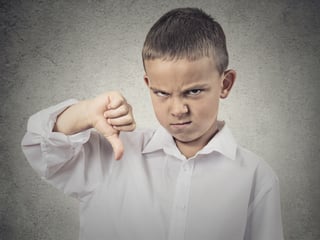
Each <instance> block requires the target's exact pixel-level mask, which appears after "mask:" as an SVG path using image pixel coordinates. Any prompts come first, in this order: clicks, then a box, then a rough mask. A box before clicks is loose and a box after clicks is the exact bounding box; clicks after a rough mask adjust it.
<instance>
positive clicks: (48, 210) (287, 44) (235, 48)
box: [0, 0, 320, 240]
mask: <svg viewBox="0 0 320 240" xmlns="http://www.w3.org/2000/svg"><path fill="white" fill-rule="evenodd" d="M180 6H197V7H200V8H203V9H204V10H206V11H207V12H208V13H210V14H211V15H212V16H214V17H215V18H216V19H217V20H218V21H219V22H220V23H221V24H222V26H223V28H224V30H225V32H226V35H227V41H228V47H229V53H230V67H232V68H234V69H236V70H237V72H238V79H237V82H236V84H235V86H234V89H233V92H232V94H231V96H230V97H229V98H228V99H226V100H224V101H223V102H222V103H221V115H220V116H221V118H223V119H225V120H226V121H227V122H228V124H229V126H230V127H231V128H232V129H233V132H234V135H235V136H236V138H237V139H238V141H239V142H240V143H242V145H244V146H245V147H247V148H249V149H251V150H252V151H255V152H256V153H258V154H259V155H261V156H263V157H264V158H265V159H266V161H267V162H269V164H270V165H271V166H272V167H273V169H274V170H275V171H276V173H277V174H278V176H279V179H280V182H281V203H282V214H283V224H284V231H285V237H286V239H293V240H301V239H305V240H316V239H320V190H319V187H320V177H319V175H320V171H319V170H320V161H319V154H320V146H319V137H320V133H319V123H320V121H319V116H320V109H319V105H318V103H319V100H320V99H319V94H318V92H319V90H320V84H319V83H320V81H319V80H320V79H319V75H320V69H319V68H320V65H319V56H320V54H319V53H320V44H319V42H320V15H319V13H318V12H319V10H320V2H319V1H311V0H310V1H294V0H292V1H289V0H282V1H276V0H269V1H264V0H262V1H249V0H239V1H225V0H214V1H200V0H198V1H178V0H175V1H146V0H137V1H134V0H132V1H129V0H126V1H94V0H91V1H61V0H57V1H47V0H35V1H27V0H26V1H16V0H15V1H9V0H8V1H2V0H1V1H0V18H1V21H0V28H1V31H0V39H1V40H0V53H1V54H0V56H1V57H0V74H1V76H0V78H1V82H0V86H1V90H0V94H1V95H0V101H1V111H0V131H1V135H0V141H1V142H0V154H1V155H0V239H6V240H7V239H20V240H23V239H28V240H29V239H77V238H78V230H79V225H78V221H79V219H78V212H77V210H78V209H77V207H78V205H77V202H76V201H75V200H74V199H71V198H68V197H66V196H64V195H63V194H62V193H60V192H58V191H57V190H56V189H54V188H53V187H51V186H49V185H48V184H46V183H45V182H43V181H41V180H40V179H39V177H38V176H37V175H36V174H35V172H34V171H33V170H32V169H31V167H30V166H29V165H28V163H27V162H26V161H25V158H24V156H23V154H22V152H21V150H20V141H21V139H22V137H23V134H24V131H25V129H26V123H27V119H28V117H29V116H30V115H31V114H32V113H34V112H36V111H38V110H40V109H42V108H45V107H47V106H50V105H52V104H55V103H58V102H60V101H62V100H65V99H68V98H71V97H72V98H78V99H84V98H88V97H93V96H95V95H97V94H99V93H102V92H104V91H107V90H114V89H117V90H120V91H121V92H123V94H124V95H125V96H126V97H127V99H128V101H130V102H131V104H132V105H133V107H134V109H135V117H136V120H137V123H138V127H153V126H156V124H157V123H156V120H155V118H154V116H153V112H152V108H151V105H150V100H149V96H148V92H147V89H146V88H145V86H144V84H143V80H142V76H143V68H142V64H141V59H140V50H141V46H142V44H143V40H144V37H145V34H146V33H147V31H148V29H149V28H150V27H151V25H152V24H153V23H154V21H156V20H157V19H158V17H160V16H161V15H162V14H163V13H164V12H166V11H167V10H169V9H171V8H174V7H180Z"/></svg>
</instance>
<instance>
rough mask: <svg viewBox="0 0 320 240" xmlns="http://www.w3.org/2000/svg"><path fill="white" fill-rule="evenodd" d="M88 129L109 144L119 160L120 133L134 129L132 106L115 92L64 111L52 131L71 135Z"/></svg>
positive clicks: (81, 102)
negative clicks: (98, 134)
mask: <svg viewBox="0 0 320 240" xmlns="http://www.w3.org/2000/svg"><path fill="white" fill-rule="evenodd" d="M89 128H95V129H96V130H97V131H98V132H99V133H101V134H102V135H103V136H104V137H105V138H106V139H107V140H108V141H109V142H110V144H111V146H112V148H113V151H114V154H115V159H120V158H121V156H122V154H123V151H124V149H123V144H122V142H121V141H120V139H119V132H120V131H133V130H134V129H135V121H134V118H133V114H132V109H131V106H130V105H129V104H128V103H127V101H126V100H125V98H124V97H123V96H122V95H121V94H120V93H118V92H109V93H104V94H101V95H99V96H97V97H96V98H94V99H89V100H84V101H80V102H78V103H76V104H74V105H72V106H70V107H69V108H67V109H66V110H65V111H63V112H62V113H61V114H60V115H59V116H58V117H57V120H56V123H55V125H54V128H53V131H55V132H62V133H64V134H66V135H71V134H75V133H78V132H82V131H84V130H86V129H89Z"/></svg>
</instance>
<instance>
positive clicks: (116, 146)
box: [106, 133, 124, 160]
mask: <svg viewBox="0 0 320 240" xmlns="http://www.w3.org/2000/svg"><path fill="white" fill-rule="evenodd" d="M106 138H107V140H108V141H109V143H110V144H111V146H112V149H113V152H114V158H115V159H116V160H120V159H121V157H122V155H123V151H124V147H123V144H122V142H121V140H120V138H119V133H114V134H112V135H110V136H107V137H106Z"/></svg>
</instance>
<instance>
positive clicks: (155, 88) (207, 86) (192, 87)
mask: <svg viewBox="0 0 320 240" xmlns="http://www.w3.org/2000/svg"><path fill="white" fill-rule="evenodd" d="M208 88H210V85H209V84H207V83H203V84H201V83H200V84H195V85H193V86H190V87H187V88H185V89H183V90H182V93H184V92H187V91H190V90H193V89H208ZM150 89H151V90H152V91H154V92H157V91H159V92H164V93H168V92H167V91H166V90H161V89H159V88H157V87H150Z"/></svg>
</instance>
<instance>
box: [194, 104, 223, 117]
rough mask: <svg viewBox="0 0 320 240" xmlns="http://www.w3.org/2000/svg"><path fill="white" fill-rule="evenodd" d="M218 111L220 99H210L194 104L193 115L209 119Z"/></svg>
mask: <svg viewBox="0 0 320 240" xmlns="http://www.w3.org/2000/svg"><path fill="white" fill-rule="evenodd" d="M217 113H218V101H216V100H215V101H213V100H212V99H211V100H208V101H203V102H202V103H198V104H197V105H196V106H193V116H195V117H197V118H198V119H199V120H200V121H201V120H202V121H207V120H208V119H213V118H215V117H216V115H217Z"/></svg>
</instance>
